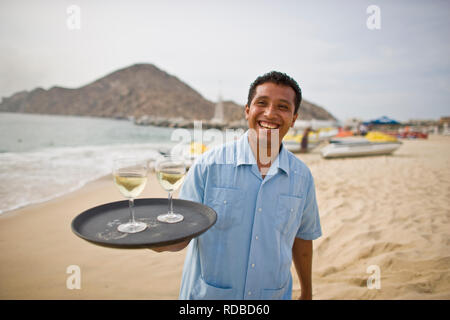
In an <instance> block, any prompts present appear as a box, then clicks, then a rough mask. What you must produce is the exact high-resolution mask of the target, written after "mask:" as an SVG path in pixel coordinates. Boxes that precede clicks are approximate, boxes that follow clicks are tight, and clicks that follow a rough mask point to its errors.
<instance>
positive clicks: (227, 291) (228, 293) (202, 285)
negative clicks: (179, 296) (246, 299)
mask: <svg viewBox="0 0 450 320" xmlns="http://www.w3.org/2000/svg"><path fill="white" fill-rule="evenodd" d="M233 297H234V290H233V289H232V288H220V287H216V286H213V285H211V284H209V283H207V282H206V281H205V280H203V279H202V277H200V278H199V279H198V281H197V282H196V283H195V285H194V287H193V289H192V292H191V294H190V295H189V299H190V300H211V299H214V300H232V299H233Z"/></svg>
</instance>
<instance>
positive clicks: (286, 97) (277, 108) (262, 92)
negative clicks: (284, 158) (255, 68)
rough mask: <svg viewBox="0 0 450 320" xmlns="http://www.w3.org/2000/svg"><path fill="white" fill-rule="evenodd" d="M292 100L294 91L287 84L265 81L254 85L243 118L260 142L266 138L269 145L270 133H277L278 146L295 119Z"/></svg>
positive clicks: (293, 99)
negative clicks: (250, 100) (253, 94)
mask: <svg viewBox="0 0 450 320" xmlns="http://www.w3.org/2000/svg"><path fill="white" fill-rule="evenodd" d="M294 101H295V91H294V90H293V89H292V88H291V87H289V86H283V85H277V84H275V83H272V82H266V83H263V84H260V85H259V86H257V87H256V93H255V96H254V97H253V100H252V102H251V104H250V106H249V105H246V106H245V119H246V120H247V121H248V126H249V128H250V129H251V130H254V132H255V133H256V137H257V139H258V141H259V142H260V143H261V142H263V141H262V140H266V139H267V144H268V145H270V143H271V134H272V133H275V134H276V133H277V134H278V138H279V139H278V141H277V142H278V143H279V144H278V146H279V145H280V144H281V140H283V137H284V136H285V135H286V133H287V132H288V131H289V128H291V127H293V126H294V122H295V120H296V119H297V115H298V114H294V111H295V104H294ZM276 136H277V135H274V137H276ZM274 142H275V141H274Z"/></svg>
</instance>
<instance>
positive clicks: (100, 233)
mask: <svg viewBox="0 0 450 320" xmlns="http://www.w3.org/2000/svg"><path fill="white" fill-rule="evenodd" d="M173 208H174V212H175V213H180V214H182V215H183V216H184V219H183V221H181V222H178V223H171V224H170V223H164V222H160V221H158V220H157V219H156V217H157V216H158V215H160V214H164V213H166V212H167V210H168V199H160V198H149V199H136V200H134V209H135V219H136V220H137V221H142V222H145V223H146V224H147V229H145V230H144V231H142V232H138V233H122V232H120V231H118V230H117V226H118V225H119V224H122V223H125V222H128V220H129V218H130V211H129V208H128V200H125V201H117V202H111V203H106V204H103V205H100V206H97V207H94V208H91V209H88V210H86V211H84V212H82V213H80V214H79V215H78V216H76V217H75V218H74V219H73V220H72V231H73V232H74V233H75V234H76V235H77V236H79V237H81V238H83V239H84V240H87V241H89V242H91V243H94V244H96V245H100V246H106V247H113V248H122V249H137V248H152V247H161V246H166V245H170V244H175V243H178V242H182V241H184V240H187V239H191V238H194V237H197V236H199V235H201V234H202V233H204V232H205V231H206V230H208V229H209V228H211V227H212V226H213V225H214V223H215V222H216V220H217V214H216V212H215V211H214V210H213V209H211V208H210V207H208V206H205V205H203V204H200V203H197V202H192V201H187V200H179V199H173Z"/></svg>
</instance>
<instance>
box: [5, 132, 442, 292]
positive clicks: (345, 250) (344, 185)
mask: <svg viewBox="0 0 450 320" xmlns="http://www.w3.org/2000/svg"><path fill="white" fill-rule="evenodd" d="M299 157H300V158H301V159H302V160H303V161H304V162H305V163H306V164H307V165H308V166H309V167H310V168H311V171H312V173H313V176H314V178H315V184H316V190H317V198H318V204H319V210H320V215H321V222H322V231H323V236H322V237H321V238H320V239H318V240H316V241H314V259H313V298H314V299H450V137H448V136H447V137H445V136H433V135H432V136H430V138H429V139H428V140H407V141H403V145H402V146H401V148H400V149H399V150H397V151H396V152H395V153H394V154H393V155H391V156H375V157H361V158H347V159H334V160H324V159H322V158H321V156H320V154H319V153H318V150H315V152H313V153H310V154H302V155H299ZM166 196H167V195H166V193H165V192H164V191H163V190H162V188H161V187H160V186H159V185H158V182H157V181H156V179H155V176H154V174H151V175H150V179H149V181H148V184H147V187H146V189H145V190H144V192H143V194H142V195H141V197H144V198H146V197H166ZM118 200H123V198H122V196H121V195H120V194H119V192H118V190H117V189H116V187H115V185H114V184H113V183H112V178H111V177H109V176H108V177H104V178H102V179H99V180H97V181H94V182H91V183H89V184H87V185H86V186H84V187H83V188H82V189H80V190H78V191H75V192H72V193H70V194H67V195H65V196H62V197H59V198H57V199H54V200H51V201H47V202H44V203H41V204H35V205H30V206H28V207H25V208H22V209H18V210H14V211H10V212H7V213H4V214H2V215H0V252H1V255H0V265H1V267H0V299H177V297H178V291H179V285H180V280H181V272H182V268H183V262H184V257H185V254H186V250H183V251H180V252H177V253H159V254H158V253H155V252H153V251H151V250H148V249H139V250H119V249H110V248H104V247H99V246H95V245H93V244H90V243H88V242H86V241H84V240H82V239H80V238H78V237H77V236H75V235H74V234H73V233H72V231H71V227H70V224H71V221H72V219H73V218H74V217H76V216H77V215H78V214H79V213H81V212H83V211H84V210H87V209H89V208H91V207H94V206H97V205H100V204H103V203H107V202H112V201H118ZM71 265H77V266H79V267H80V270H81V289H79V290H78V289H72V290H69V289H68V288H67V286H66V281H67V278H68V277H69V276H70V275H69V274H68V273H67V272H66V271H67V268H68V267H69V266H71ZM368 268H369V270H374V268H375V269H378V270H379V274H380V282H379V284H380V287H379V288H372V289H370V288H369V287H368V285H367V280H368V279H369V277H371V276H372V275H373V274H372V272H368ZM292 271H293V279H294V293H293V296H294V298H297V297H298V296H299V294H300V292H299V288H300V286H299V281H298V279H297V276H296V275H295V271H294V268H292Z"/></svg>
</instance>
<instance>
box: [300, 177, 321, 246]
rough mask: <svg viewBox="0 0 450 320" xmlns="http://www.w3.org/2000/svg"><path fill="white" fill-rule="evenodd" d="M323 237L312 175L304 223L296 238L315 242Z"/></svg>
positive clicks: (303, 218)
mask: <svg viewBox="0 0 450 320" xmlns="http://www.w3.org/2000/svg"><path fill="white" fill-rule="evenodd" d="M321 235H322V228H321V226H320V217H319V209H318V207H317V201H316V188H315V185H314V179H313V177H312V175H311V174H310V182H309V187H308V188H307V192H306V199H305V205H304V209H303V215H302V221H301V224H300V227H299V228H298V231H297V235H296V237H297V238H301V239H303V240H315V239H317V238H319V237H320V236H321Z"/></svg>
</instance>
